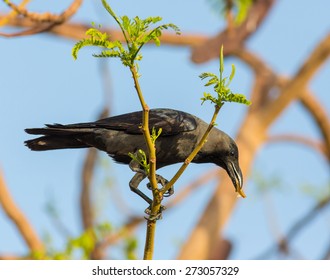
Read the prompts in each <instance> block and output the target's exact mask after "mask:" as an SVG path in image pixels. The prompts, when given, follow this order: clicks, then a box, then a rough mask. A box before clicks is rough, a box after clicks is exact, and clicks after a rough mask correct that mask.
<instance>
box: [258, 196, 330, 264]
mask: <svg viewBox="0 0 330 280" xmlns="http://www.w3.org/2000/svg"><path fill="white" fill-rule="evenodd" d="M329 204H330V196H328V197H326V198H324V199H322V200H321V201H319V202H318V203H317V204H316V205H315V206H314V207H313V208H312V209H311V210H310V211H309V212H308V213H307V214H306V215H304V216H303V217H302V218H300V219H299V220H298V221H297V222H296V223H294V225H293V226H291V228H290V229H289V230H288V232H287V234H286V235H285V237H283V238H282V239H280V240H279V241H278V243H277V244H276V245H272V246H271V247H270V248H269V249H267V250H266V251H265V252H264V253H262V254H261V255H260V256H259V257H257V258H256V259H267V258H268V256H269V255H270V254H271V253H272V252H273V251H274V250H276V249H277V248H281V247H283V246H286V247H287V246H288V244H289V242H290V241H291V240H292V239H293V238H294V237H296V235H297V234H298V233H299V232H300V231H301V230H302V229H303V228H304V227H306V226H307V225H308V223H309V222H311V221H312V220H313V219H314V218H315V217H316V216H317V214H318V213H319V212H320V211H321V210H323V209H324V208H325V207H326V206H328V205H329Z"/></svg>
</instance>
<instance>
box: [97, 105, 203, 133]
mask: <svg viewBox="0 0 330 280" xmlns="http://www.w3.org/2000/svg"><path fill="white" fill-rule="evenodd" d="M91 124H92V125H94V126H95V127H101V128H107V129H112V130H122V131H125V132H126V133H129V134H142V132H141V124H142V112H141V111H139V112H133V113H128V114H124V115H119V116H114V117H110V118H106V119H102V120H99V121H96V122H95V123H91ZM196 126H197V123H196V119H195V117H194V116H192V115H190V114H188V113H185V112H181V111H176V110H172V109H154V110H150V112H149V127H150V129H152V128H156V129H159V128H162V133H161V135H162V136H169V135H175V134H178V133H180V132H185V131H191V130H194V129H196Z"/></svg>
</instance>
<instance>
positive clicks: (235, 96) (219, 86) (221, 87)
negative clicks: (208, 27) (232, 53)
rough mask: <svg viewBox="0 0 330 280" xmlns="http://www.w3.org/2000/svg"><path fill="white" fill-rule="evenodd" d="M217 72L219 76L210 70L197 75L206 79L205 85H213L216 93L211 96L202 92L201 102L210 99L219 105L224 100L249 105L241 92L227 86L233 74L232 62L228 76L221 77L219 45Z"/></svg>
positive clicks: (222, 66) (222, 64) (220, 105)
mask: <svg viewBox="0 0 330 280" xmlns="http://www.w3.org/2000/svg"><path fill="white" fill-rule="evenodd" d="M219 72H220V75H219V76H217V75H216V74H213V73H210V72H204V73H202V74H201V75H200V76H199V77H200V78H201V79H202V80H204V79H208V81H207V82H206V84H205V86H206V87H208V86H213V90H214V91H215V93H217V95H216V96H213V95H212V94H210V93H208V92H204V94H203V97H202V98H201V100H202V104H203V103H204V102H205V101H210V102H211V103H214V104H215V105H216V106H219V107H222V106H223V104H224V103H225V102H236V103H241V104H245V105H250V104H251V102H250V101H249V100H247V99H246V97H245V96H244V95H243V94H239V93H233V92H232V91H231V89H230V88H229V85H230V83H231V81H232V80H233V78H234V76H235V66H234V64H232V70H231V73H230V76H229V78H228V77H225V78H223V72H224V63H223V46H222V47H221V50H220V69H219Z"/></svg>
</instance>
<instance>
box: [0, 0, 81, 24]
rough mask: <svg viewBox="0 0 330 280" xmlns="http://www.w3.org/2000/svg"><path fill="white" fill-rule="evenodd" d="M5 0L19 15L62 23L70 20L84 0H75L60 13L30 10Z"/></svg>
mask: <svg viewBox="0 0 330 280" xmlns="http://www.w3.org/2000/svg"><path fill="white" fill-rule="evenodd" d="M4 2H5V3H6V4H7V5H8V6H9V7H10V8H11V9H13V10H14V11H15V12H17V13H18V14H19V15H22V16H24V17H26V18H29V19H30V20H32V21H35V22H51V23H55V24H61V23H63V22H64V21H66V20H68V19H69V18H70V17H71V16H72V15H74V14H75V13H76V12H77V10H78V9H79V7H80V5H81V3H82V0H74V1H73V2H72V4H71V5H70V6H69V7H68V8H67V9H66V10H64V11H63V12H62V13H61V14H59V15H56V14H52V13H49V12H45V13H36V12H30V11H28V10H27V9H25V7H24V6H21V5H16V4H14V3H12V2H11V1H10V0H4Z"/></svg>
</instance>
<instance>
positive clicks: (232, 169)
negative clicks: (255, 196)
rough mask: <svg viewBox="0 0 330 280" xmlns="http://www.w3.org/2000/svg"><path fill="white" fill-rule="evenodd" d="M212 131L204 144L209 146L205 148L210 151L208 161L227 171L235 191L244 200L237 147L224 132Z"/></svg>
mask: <svg viewBox="0 0 330 280" xmlns="http://www.w3.org/2000/svg"><path fill="white" fill-rule="evenodd" d="M213 131H214V132H213V133H211V135H210V138H209V140H208V141H207V142H206V145H207V144H210V146H209V147H208V148H207V149H208V150H209V149H210V150H209V151H208V152H210V153H209V155H210V158H209V160H210V161H211V162H213V163H215V164H216V165H218V166H220V167H222V168H223V169H225V170H226V171H227V173H228V175H229V177H230V179H231V180H232V182H233V185H234V187H235V191H236V192H237V193H238V194H239V195H240V196H241V197H243V198H245V197H246V195H245V193H244V192H243V190H242V187H243V175H242V171H241V168H240V167H239V162H238V148H237V145H236V143H235V141H234V140H233V139H232V138H230V137H229V136H228V135H227V134H225V133H224V132H222V131H220V130H218V129H213ZM212 134H213V135H212ZM216 139H217V140H216ZM219 139H221V141H219ZM214 145H215V146H214Z"/></svg>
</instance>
